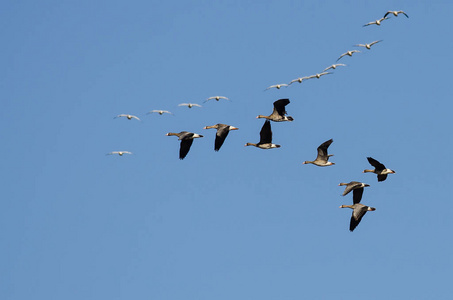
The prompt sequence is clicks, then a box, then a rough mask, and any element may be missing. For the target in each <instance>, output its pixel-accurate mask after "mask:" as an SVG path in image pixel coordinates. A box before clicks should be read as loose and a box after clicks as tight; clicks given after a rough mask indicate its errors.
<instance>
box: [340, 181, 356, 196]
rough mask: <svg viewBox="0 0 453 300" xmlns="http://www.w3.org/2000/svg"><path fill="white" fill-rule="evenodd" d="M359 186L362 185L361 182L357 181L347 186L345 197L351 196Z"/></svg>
mask: <svg viewBox="0 0 453 300" xmlns="http://www.w3.org/2000/svg"><path fill="white" fill-rule="evenodd" d="M358 185H360V182H357V181H351V182H350V183H348V184H347V185H346V188H345V189H344V192H343V196H346V195H347V194H349V193H350V192H351V191H352V190H353V189H354V188H356V187H357V186H358Z"/></svg>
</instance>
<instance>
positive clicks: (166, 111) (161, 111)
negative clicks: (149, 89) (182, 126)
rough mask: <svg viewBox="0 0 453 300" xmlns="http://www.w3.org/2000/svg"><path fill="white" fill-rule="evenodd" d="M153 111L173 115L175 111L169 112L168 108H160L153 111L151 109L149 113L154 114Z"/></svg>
mask: <svg viewBox="0 0 453 300" xmlns="http://www.w3.org/2000/svg"><path fill="white" fill-rule="evenodd" d="M152 113H158V114H159V115H163V114H170V115H173V113H171V112H169V111H168V110H159V109H154V110H152V111H149V112H148V113H147V114H152Z"/></svg>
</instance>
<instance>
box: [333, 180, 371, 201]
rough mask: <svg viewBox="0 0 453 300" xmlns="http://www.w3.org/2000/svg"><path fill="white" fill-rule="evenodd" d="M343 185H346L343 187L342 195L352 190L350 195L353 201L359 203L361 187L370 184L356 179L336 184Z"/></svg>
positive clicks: (361, 192)
mask: <svg viewBox="0 0 453 300" xmlns="http://www.w3.org/2000/svg"><path fill="white" fill-rule="evenodd" d="M343 185H345V186H346V188H345V189H344V192H343V196H346V195H347V194H349V193H350V192H351V191H354V192H353V195H352V198H353V201H354V203H359V202H360V200H361V199H362V194H363V188H364V187H367V186H370V185H369V184H366V183H363V182H358V181H351V182H349V183H344V182H342V183H340V184H339V185H338V186H343Z"/></svg>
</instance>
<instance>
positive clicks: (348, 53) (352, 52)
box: [337, 50, 360, 61]
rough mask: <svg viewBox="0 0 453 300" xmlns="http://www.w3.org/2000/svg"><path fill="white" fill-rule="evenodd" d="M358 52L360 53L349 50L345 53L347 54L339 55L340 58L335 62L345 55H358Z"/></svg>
mask: <svg viewBox="0 0 453 300" xmlns="http://www.w3.org/2000/svg"><path fill="white" fill-rule="evenodd" d="M359 52H360V51H359V50H350V51H347V52H345V53H343V54H341V55H340V57H339V58H338V59H337V61H339V60H340V59H341V58H342V57H343V56H346V55H348V56H352V54H354V53H359Z"/></svg>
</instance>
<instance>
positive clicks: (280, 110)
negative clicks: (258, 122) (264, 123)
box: [256, 99, 294, 122]
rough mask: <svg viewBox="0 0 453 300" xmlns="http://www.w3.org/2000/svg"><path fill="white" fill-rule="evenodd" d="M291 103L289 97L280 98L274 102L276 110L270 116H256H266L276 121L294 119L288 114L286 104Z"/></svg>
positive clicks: (260, 116)
mask: <svg viewBox="0 0 453 300" xmlns="http://www.w3.org/2000/svg"><path fill="white" fill-rule="evenodd" d="M288 104H289V99H279V100H277V101H275V102H274V110H273V111H272V114H270V115H269V116H263V115H258V116H257V117H256V118H257V119H259V118H265V119H268V120H271V121H274V122H283V121H294V119H293V117H291V116H286V110H285V106H286V105H288Z"/></svg>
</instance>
